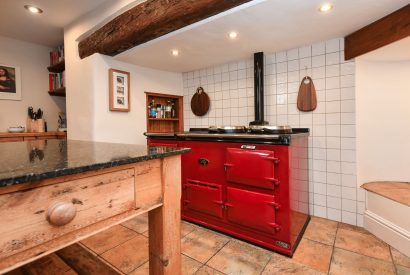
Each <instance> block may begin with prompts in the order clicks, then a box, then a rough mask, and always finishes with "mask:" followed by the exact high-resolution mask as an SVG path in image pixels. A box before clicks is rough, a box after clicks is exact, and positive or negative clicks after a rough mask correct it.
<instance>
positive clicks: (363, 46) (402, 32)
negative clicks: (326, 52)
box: [345, 4, 410, 60]
mask: <svg viewBox="0 0 410 275" xmlns="http://www.w3.org/2000/svg"><path fill="white" fill-rule="evenodd" d="M407 36H410V4H408V5H407V6H404V7H403V8H401V9H399V10H397V11H395V12H393V13H391V14H389V15H387V16H385V17H383V18H381V19H379V20H377V21H375V22H373V23H371V24H369V25H367V26H365V27H364V28H362V29H360V30H358V31H356V32H354V33H352V34H349V35H348V36H346V37H345V60H349V59H352V58H355V57H358V56H360V55H362V54H365V53H368V52H371V51H374V50H376V49H378V48H381V47H383V46H386V45H388V44H390V43H393V42H395V41H398V40H400V39H403V38H406V37H407Z"/></svg>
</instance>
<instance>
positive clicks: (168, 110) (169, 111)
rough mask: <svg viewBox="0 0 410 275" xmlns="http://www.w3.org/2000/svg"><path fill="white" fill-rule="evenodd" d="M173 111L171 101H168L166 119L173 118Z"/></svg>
mask: <svg viewBox="0 0 410 275" xmlns="http://www.w3.org/2000/svg"><path fill="white" fill-rule="evenodd" d="M171 109H172V106H171V101H170V100H168V101H167V105H166V107H165V118H171Z"/></svg>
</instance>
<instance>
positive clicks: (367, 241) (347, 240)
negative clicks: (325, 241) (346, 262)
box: [335, 228, 392, 262]
mask: <svg viewBox="0 0 410 275" xmlns="http://www.w3.org/2000/svg"><path fill="white" fill-rule="evenodd" d="M335 247H338V248H343V249H346V250H349V251H353V252H356V253H359V254H362V255H365V256H369V257H373V258H376V259H380V260H384V261H390V262H391V261H392V259H391V256H390V251H389V246H388V245H387V244H386V243H384V242H382V241H381V240H379V239H378V238H376V237H375V236H373V235H370V234H363V233H359V232H357V231H351V230H346V229H340V228H339V230H338V231H337V235H336V242H335Z"/></svg>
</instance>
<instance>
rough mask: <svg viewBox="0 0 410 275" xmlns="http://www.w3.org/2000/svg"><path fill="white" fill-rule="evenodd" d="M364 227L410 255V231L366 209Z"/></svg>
mask: <svg viewBox="0 0 410 275" xmlns="http://www.w3.org/2000/svg"><path fill="white" fill-rule="evenodd" d="M364 228H366V229H367V230H368V231H369V232H371V233H372V234H374V235H375V236H377V237H378V238H380V239H382V240H383V241H385V242H386V243H388V244H389V245H391V246H392V247H394V248H396V249H397V250H399V251H400V252H401V253H403V254H405V255H406V256H407V257H410V232H409V231H407V230H405V229H404V228H402V227H399V226H397V225H396V224H394V223H392V222H390V221H388V220H386V219H385V218H383V217H380V216H379V215H377V214H375V213H373V212H372V211H370V210H366V211H365V213H364Z"/></svg>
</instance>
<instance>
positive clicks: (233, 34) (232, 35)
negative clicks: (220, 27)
mask: <svg viewBox="0 0 410 275" xmlns="http://www.w3.org/2000/svg"><path fill="white" fill-rule="evenodd" d="M237 37H238V33H237V32H230V33H229V38H230V39H236V38H237Z"/></svg>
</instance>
